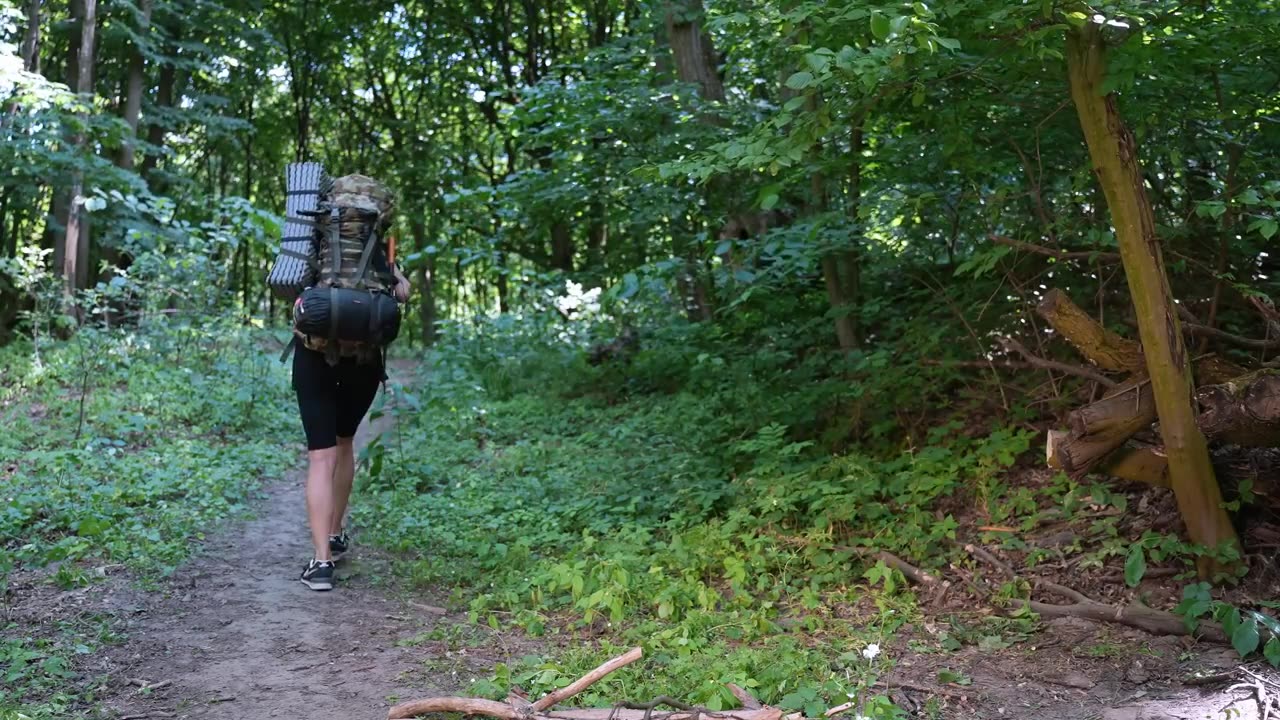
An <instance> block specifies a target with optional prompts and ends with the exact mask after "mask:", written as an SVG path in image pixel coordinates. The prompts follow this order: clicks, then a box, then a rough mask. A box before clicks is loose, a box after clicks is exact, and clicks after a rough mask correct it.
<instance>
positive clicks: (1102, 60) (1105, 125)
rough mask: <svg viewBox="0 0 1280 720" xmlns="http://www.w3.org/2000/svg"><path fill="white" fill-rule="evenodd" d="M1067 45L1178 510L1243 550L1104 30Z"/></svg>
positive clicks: (1218, 540)
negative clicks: (1197, 399) (1107, 87)
mask: <svg viewBox="0 0 1280 720" xmlns="http://www.w3.org/2000/svg"><path fill="white" fill-rule="evenodd" d="M1066 47H1067V71H1068V76H1069V79H1070V83H1071V97H1072V100H1073V101H1074V103H1075V106H1076V112H1077V114H1078V115H1079V117H1080V126H1081V129H1082V130H1083V131H1084V137H1085V141H1086V143H1087V144H1088V147H1089V156H1090V159H1091V160H1092V162H1093V166H1094V172H1095V174H1096V175H1097V177H1098V181H1099V184H1100V185H1101V186H1102V190H1103V193H1104V194H1105V195H1106V199H1107V206H1108V207H1109V209H1110V210H1111V218H1112V225H1113V226H1114V227H1115V230H1116V240H1117V242H1118V243H1119V245H1120V255H1121V258H1122V260H1123V262H1124V270H1125V277H1126V279H1127V280H1128V283H1129V292H1130V294H1131V295H1132V297H1133V304H1134V308H1135V310H1136V312H1137V321H1138V332H1139V335H1140V336H1141V340H1142V348H1143V352H1144V354H1145V356H1146V366H1147V372H1148V375H1149V377H1150V378H1151V386H1152V391H1153V392H1154V394H1155V402H1156V413H1157V415H1158V417H1159V419H1160V434H1161V436H1162V438H1163V440H1164V446H1165V452H1166V453H1167V455H1168V458H1169V477H1170V484H1171V485H1172V487H1173V492H1174V494H1175V495H1176V497H1177V501H1178V510H1179V512H1180V513H1181V515H1182V518H1183V521H1184V522H1185V523H1186V526H1187V534H1188V535H1189V536H1190V539H1191V541H1192V542H1194V543H1197V544H1199V545H1203V546H1205V547H1207V548H1211V549H1214V548H1220V547H1223V546H1226V547H1228V548H1233V549H1234V550H1235V551H1237V552H1238V551H1239V540H1238V539H1237V538H1236V534H1235V529H1234V528H1233V527H1232V525H1231V522H1230V520H1229V519H1228V517H1227V513H1226V511H1225V510H1224V509H1223V507H1222V493H1221V491H1220V490H1219V488H1218V482H1217V479H1216V478H1215V477H1214V472H1213V466H1212V465H1211V464H1210V462H1209V450H1208V445H1207V443H1206V441H1205V438H1204V435H1203V434H1202V433H1201V431H1200V427H1199V426H1198V425H1197V424H1196V415H1195V409H1194V405H1193V393H1194V385H1193V383H1192V380H1191V362H1190V357H1189V356H1188V353H1187V348H1186V347H1185V345H1184V344H1183V339H1182V331H1181V328H1180V327H1179V322H1178V314H1177V312H1175V310H1174V302H1173V295H1172V292H1171V291H1170V288H1169V279H1168V277H1167V276H1166V274H1165V266H1164V257H1163V255H1162V252H1161V247H1160V240H1159V238H1157V237H1156V230H1155V217H1154V213H1153V212H1152V210H1151V203H1150V200H1149V199H1148V198H1147V193H1146V189H1145V186H1144V185H1143V181H1142V173H1141V168H1140V166H1139V162H1138V156H1137V143H1136V141H1135V139H1134V137H1133V134H1132V133H1131V132H1130V131H1129V129H1128V127H1126V126H1125V124H1124V120H1123V119H1122V118H1121V116H1120V112H1119V109H1118V108H1117V107H1116V98H1115V96H1114V95H1112V94H1107V95H1104V94H1103V92H1102V83H1103V79H1104V77H1105V75H1106V61H1107V58H1106V48H1105V45H1104V42H1103V38H1102V33H1101V31H1100V29H1099V27H1098V25H1096V24H1094V23H1092V22H1088V23H1086V24H1085V25H1084V26H1083V27H1081V28H1078V29H1075V30H1072V31H1070V32H1068V34H1067V43H1066ZM1197 566H1198V569H1199V572H1200V575H1201V577H1204V578H1209V577H1212V576H1214V575H1215V574H1216V573H1218V572H1219V571H1221V570H1229V569H1230V565H1228V566H1226V567H1223V566H1221V565H1219V564H1218V563H1217V562H1215V561H1214V559H1213V558H1210V557H1207V556H1206V557H1203V558H1201V560H1200V562H1199V563H1197Z"/></svg>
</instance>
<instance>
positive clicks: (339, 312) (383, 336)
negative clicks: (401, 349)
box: [293, 287, 400, 346]
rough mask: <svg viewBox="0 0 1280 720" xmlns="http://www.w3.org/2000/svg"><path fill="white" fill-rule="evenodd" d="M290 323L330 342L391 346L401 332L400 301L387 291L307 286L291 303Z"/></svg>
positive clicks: (304, 333) (312, 335)
mask: <svg viewBox="0 0 1280 720" xmlns="http://www.w3.org/2000/svg"><path fill="white" fill-rule="evenodd" d="M293 326H294V327H295V328H296V329H297V330H298V332H300V333H302V334H303V335H309V336H311V337H316V338H326V339H328V340H331V341H332V340H337V341H341V342H351V343H368V344H370V345H378V346H385V345H390V344H391V342H392V341H394V340H395V339H396V337H397V336H398V335H399V334H400V304H399V303H397V302H396V299H395V298H394V297H392V296H390V295H387V294H386V293H377V292H374V293H371V292H368V291H365V290H355V289H350V288H339V287H313V288H307V289H306V290H304V291H303V292H302V295H300V296H299V297H298V300H297V302H295V303H294V305H293Z"/></svg>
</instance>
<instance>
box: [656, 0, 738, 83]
mask: <svg viewBox="0 0 1280 720" xmlns="http://www.w3.org/2000/svg"><path fill="white" fill-rule="evenodd" d="M702 14H703V10H702V0H672V1H671V2H668V3H667V7H666V23H667V38H668V40H669V41H670V43H671V54H672V55H673V56H674V57H675V61H676V77H677V78H679V80H680V82H684V83H690V84H692V85H697V86H698V89H699V90H700V91H701V93H702V97H703V98H704V99H706V100H711V101H713V102H723V101H724V83H723V82H721V80H720V73H719V72H718V71H717V70H716V65H717V63H716V50H715V45H714V44H713V43H712V42H711V37H710V36H709V35H707V34H706V33H705V32H703V30H702Z"/></svg>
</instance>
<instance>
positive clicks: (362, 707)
mask: <svg viewBox="0 0 1280 720" xmlns="http://www.w3.org/2000/svg"><path fill="white" fill-rule="evenodd" d="M401 372H403V370H401ZM388 422H390V416H384V417H382V418H380V419H379V420H377V421H374V422H372V423H366V424H365V425H364V426H363V427H362V428H361V430H360V435H359V437H358V440H357V442H358V446H359V445H363V444H364V443H365V442H367V441H368V439H369V438H370V437H371V436H372V435H373V434H376V433H378V432H380V431H381V430H383V429H385V427H386V425H387V423H388ZM302 487H303V483H302V477H301V474H300V473H299V472H293V473H291V474H289V475H287V476H286V477H283V478H281V479H279V480H278V481H277V482H275V483H273V484H270V485H269V486H268V487H267V488H266V490H265V492H264V499H263V501H262V504H261V506H260V508H259V509H258V512H257V517H256V519H252V520H249V521H245V522H240V523H233V524H230V525H229V526H227V527H224V528H221V529H219V530H217V531H214V532H211V533H210V536H209V539H208V540H207V542H206V543H205V544H204V549H203V550H202V551H201V552H200V553H198V554H197V555H196V556H195V557H193V558H192V559H190V560H189V561H188V562H187V563H185V564H184V565H183V566H182V567H181V568H180V569H179V570H178V571H177V572H176V573H174V574H173V575H172V576H171V577H169V578H167V579H165V580H164V581H162V582H160V583H152V584H149V585H140V584H139V583H138V582H136V580H135V579H134V578H131V577H130V576H129V575H128V574H127V573H124V572H119V573H113V572H112V571H110V570H105V571H104V572H106V574H107V575H108V577H107V578H106V579H105V580H104V581H102V582H99V583H96V584H94V585H91V586H89V587H87V588H81V589H77V590H70V591H59V590H57V589H56V588H54V587H53V586H52V585H50V584H49V583H41V582H35V581H32V580H33V579H32V578H26V580H27V582H23V579H22V578H17V582H18V583H19V584H21V585H24V586H26V587H28V588H32V589H33V590H34V591H33V592H30V593H26V594H24V597H23V598H22V599H21V600H19V601H18V602H17V604H16V606H14V607H12V608H10V616H11V617H16V618H18V619H19V622H21V621H22V620H23V619H24V618H25V619H26V620H27V621H29V622H32V623H33V624H40V625H43V626H47V627H51V626H55V625H57V624H58V623H59V622H64V621H66V622H69V621H72V620H74V619H75V618H78V617H84V616H88V615H93V616H99V617H101V616H106V617H108V618H110V619H111V624H112V626H113V627H114V628H116V631H117V632H118V633H119V634H120V635H121V636H123V637H124V638H125V639H124V641H123V642H121V643H117V644H108V645H107V646H106V647H104V648H103V649H102V651H101V652H98V653H95V654H93V655H89V656H85V657H84V658H83V661H82V664H83V667H82V668H81V669H82V670H83V671H84V672H85V673H86V674H92V675H96V676H99V677H108V678H110V682H109V684H108V685H107V687H106V690H105V691H103V692H100V693H99V695H98V698H97V699H98V701H99V702H100V704H101V708H102V710H104V711H105V713H106V714H105V717H113V718H117V719H119V720H123V719H124V718H130V719H131V720H141V719H142V718H206V719H220V718H225V719H228V720H230V719H236V720H256V719H257V718H272V717H306V718H312V719H314V720H325V719H328V718H333V719H338V718H341V719H343V720H354V719H356V718H369V719H371V720H373V719H377V718H382V717H385V716H386V711H387V708H388V707H389V706H390V705H391V704H394V703H396V702H399V701H403V700H406V699H412V698H416V697H421V696H427V695H434V694H459V693H465V692H466V689H467V687H468V686H469V684H470V683H471V682H472V681H473V680H475V679H477V678H483V677H488V676H490V675H491V674H492V672H493V668H494V665H495V664H496V663H499V662H512V660H513V659H514V658H518V657H520V656H521V655H523V654H526V653H528V652H530V651H537V652H540V653H544V654H554V653H555V652H556V651H557V650H561V649H565V648H567V647H569V646H570V645H571V644H572V643H573V641H571V640H569V639H568V638H566V637H564V636H560V637H555V636H550V637H543V638H531V637H527V636H525V635H523V634H522V633H519V632H516V631H495V630H491V629H490V628H488V627H484V626H481V625H478V624H475V623H472V622H469V621H468V618H467V616H466V613H465V612H457V611H451V610H449V609H447V607H446V606H448V605H450V603H449V601H448V600H447V599H446V597H445V594H446V591H445V590H444V589H440V590H438V591H436V592H435V593H434V596H433V593H432V592H431V591H430V590H428V591H427V592H425V593H424V592H422V591H420V590H419V591H415V592H414V593H413V594H410V593H409V592H408V591H407V589H405V588H404V587H403V586H402V585H401V584H400V583H399V582H398V581H397V580H396V578H395V577H394V575H393V573H392V571H391V559H390V558H389V557H387V556H386V555H384V554H382V553H380V552H379V551H378V550H376V549H372V548H368V547H362V546H360V545H359V538H358V536H357V544H356V546H355V550H354V551H353V553H352V554H350V555H349V556H348V558H347V559H345V560H344V561H343V562H342V563H340V565H339V580H340V582H339V584H338V586H337V589H336V590H335V591H334V592H330V593H317V592H313V591H310V590H308V589H307V588H306V587H304V586H303V585H302V584H301V583H299V582H298V581H297V574H298V572H299V571H300V569H301V565H302V563H303V562H304V561H305V559H306V557H307V556H308V552H309V546H308V535H307V527H306V516H305V511H304V501H303V494H302ZM357 530H358V529H357ZM455 607H456V605H455ZM851 610H853V609H851ZM970 612H972V609H970ZM913 632H914V633H917V634H918V636H916V637H913V636H912V633H913ZM929 632H930V629H929V623H928V622H925V623H923V625H922V626H920V627H916V628H915V629H914V630H912V631H910V632H905V633H900V634H899V635H898V636H897V637H896V638H895V639H894V640H893V641H892V647H891V648H886V652H889V653H890V654H891V655H892V656H893V657H894V658H896V659H897V664H896V667H895V668H894V670H893V671H892V672H891V673H890V674H889V675H888V676H887V677H885V678H884V679H883V680H882V683H881V686H880V687H881V689H883V690H884V691H885V692H887V693H888V694H889V695H890V696H891V697H892V698H893V699H894V700H895V702H896V703H897V704H898V705H899V706H900V707H902V708H904V709H905V710H907V711H908V712H909V713H910V715H909V716H910V717H919V718H993V719H994V718H1034V719H1035V720H1084V719H1095V718H1096V719H1100V720H1174V719H1177V720H1202V719H1203V720H1216V719H1218V718H1223V719H1224V720H1225V719H1228V718H1229V719H1232V720H1252V719H1254V718H1259V719H1261V718H1264V717H1265V715H1264V713H1263V712H1262V711H1261V706H1260V704H1259V701H1258V695H1259V693H1258V692H1257V688H1256V687H1255V686H1252V685H1250V686H1240V687H1235V688H1232V689H1227V687H1228V686H1229V685H1231V684H1232V682H1235V681H1237V680H1242V679H1243V680H1247V679H1248V676H1247V675H1246V674H1240V673H1239V671H1238V668H1239V665H1240V663H1239V659H1238V658H1237V657H1236V656H1235V655H1234V653H1233V652H1232V651H1231V650H1230V648H1225V647H1222V648H1220V647H1216V646H1212V645H1209V646H1204V645H1201V646H1195V645H1194V644H1192V643H1190V642H1189V641H1187V640H1186V639H1184V638H1177V637H1172V636H1170V637H1155V636H1151V635H1148V634H1145V633H1142V632H1138V631H1133V630H1128V629H1125V628H1119V627H1112V626H1106V625H1102V624H1098V623H1093V622H1089V621H1084V620H1076V619H1060V620H1055V621H1052V622H1049V623H1047V625H1046V627H1045V629H1044V630H1043V631H1041V632H1037V633H1034V634H1029V635H1026V636H1021V637H1019V636H1018V633H1017V632H1016V630H1015V631H1011V632H1006V633H1005V634H1004V635H1003V636H1000V635H997V636H994V637H991V638H984V639H983V640H982V641H980V642H977V643H973V644H968V645H966V646H965V647H964V648H963V649H961V650H959V651H957V652H953V653H949V654H944V655H940V654H937V653H930V652H918V651H917V650H916V649H915V648H919V647H921V646H922V645H926V644H928V642H929V640H930V638H929V637H928V633H929ZM814 641H815V642H820V640H819V639H817V638H814ZM844 649H845V648H840V650H844ZM605 652H606V651H605V650H601V653H602V656H601V658H600V659H601V660H604V659H606V658H605V657H604V656H603V654H604V653H605ZM832 652H833V654H836V652H837V650H835V649H833V651H832ZM643 662H648V661H642V663H643ZM637 667H641V666H640V665H638V666H637ZM1250 669H1251V670H1252V671H1254V672H1257V673H1259V674H1260V675H1261V674H1263V673H1264V672H1267V671H1264V670H1263V669H1262V668H1261V667H1258V666H1257V665H1253V666H1251V667H1250ZM623 672H628V671H626V670H624V671H623ZM630 672H635V670H634V669H633V670H630ZM1228 672H1234V673H1237V674H1235V675H1234V676H1233V677H1234V678H1235V679H1234V680H1220V681H1219V682H1217V683H1215V684H1212V685H1206V686H1204V687H1193V686H1189V685H1187V684H1186V683H1185V680H1186V679H1187V678H1188V677H1190V676H1192V675H1193V674H1195V673H1228ZM1266 677H1269V678H1273V679H1274V678H1275V675H1274V673H1271V674H1268V675H1266ZM944 680H946V681H944ZM930 697H932V698H934V702H933V703H932V705H929V706H926V701H927V700H928V699H929V698H930ZM624 699H625V700H631V701H636V700H643V699H642V698H618V700H619V701H621V700H624Z"/></svg>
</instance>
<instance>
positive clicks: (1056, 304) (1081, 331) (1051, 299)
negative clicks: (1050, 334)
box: [1036, 288, 1146, 373]
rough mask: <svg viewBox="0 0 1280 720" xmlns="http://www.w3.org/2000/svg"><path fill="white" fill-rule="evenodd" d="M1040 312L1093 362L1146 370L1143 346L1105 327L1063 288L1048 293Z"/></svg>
mask: <svg viewBox="0 0 1280 720" xmlns="http://www.w3.org/2000/svg"><path fill="white" fill-rule="evenodd" d="M1036 312H1037V313H1039V315H1040V317H1042V318H1044V319H1045V320H1046V321H1047V322H1048V323H1049V325H1051V326H1053V329H1054V330H1056V331H1057V332H1058V334H1059V335H1061V336H1062V337H1063V338H1065V339H1066V341H1067V342H1069V343H1071V344H1072V345H1073V346H1075V348H1076V350H1078V351H1079V352H1080V354H1081V355H1083V356H1084V357H1085V358H1086V359H1088V360H1089V362H1091V363H1093V364H1094V365H1097V366H1098V367H1100V368H1102V369H1103V370H1111V371H1113V372H1127V373H1142V372H1146V359H1145V358H1143V356H1142V347H1141V346H1140V345H1138V343H1136V342H1134V341H1133V340H1129V339H1126V338H1123V337H1121V336H1120V335H1118V334H1116V333H1114V332H1112V331H1110V330H1108V329H1106V328H1104V327H1102V325H1101V324H1099V323H1098V321H1096V320H1094V319H1093V318H1092V317H1090V315H1089V314H1088V313H1086V312H1085V311H1084V310H1081V309H1080V306H1078V305H1076V304H1075V303H1073V302H1071V298H1069V297H1067V294H1066V293H1064V292H1062V291H1061V290H1059V289H1057V288H1054V289H1052V290H1050V291H1049V292H1048V293H1046V294H1045V296H1044V299H1043V300H1041V301H1040V304H1039V305H1038V306H1037V307H1036Z"/></svg>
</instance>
